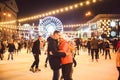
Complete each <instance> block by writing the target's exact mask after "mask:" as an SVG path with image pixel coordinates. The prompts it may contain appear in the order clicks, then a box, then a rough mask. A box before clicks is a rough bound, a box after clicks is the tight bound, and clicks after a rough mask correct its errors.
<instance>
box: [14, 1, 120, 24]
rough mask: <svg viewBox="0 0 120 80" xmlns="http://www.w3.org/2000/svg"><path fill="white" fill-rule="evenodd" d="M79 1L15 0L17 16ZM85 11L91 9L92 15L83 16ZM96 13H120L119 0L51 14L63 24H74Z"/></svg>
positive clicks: (30, 14)
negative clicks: (17, 10)
mask: <svg viewBox="0 0 120 80" xmlns="http://www.w3.org/2000/svg"><path fill="white" fill-rule="evenodd" d="M81 1H85V0H16V3H17V5H18V9H19V12H18V18H23V17H28V16H32V15H36V14H40V13H44V12H47V11H51V10H53V9H58V8H61V7H65V6H69V5H71V4H74V3H77V2H81ZM87 11H91V12H92V16H89V17H85V15H84V14H85V13H86V12H87ZM97 14H120V0H103V1H102V2H99V3H95V4H92V5H89V6H85V7H82V8H78V9H75V10H72V11H69V12H64V13H60V14H57V15H53V16H55V17H57V18H59V19H60V20H61V21H62V23H63V24H76V23H83V22H86V21H88V20H90V19H92V18H93V17H95V16H96V15H97ZM36 21H38V20H36Z"/></svg>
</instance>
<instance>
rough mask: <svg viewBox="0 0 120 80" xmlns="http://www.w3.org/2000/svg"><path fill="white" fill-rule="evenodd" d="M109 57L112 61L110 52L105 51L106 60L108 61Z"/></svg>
mask: <svg viewBox="0 0 120 80" xmlns="http://www.w3.org/2000/svg"><path fill="white" fill-rule="evenodd" d="M107 55H109V59H111V55H110V50H105V59H107Z"/></svg>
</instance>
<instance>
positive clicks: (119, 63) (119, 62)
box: [116, 52, 120, 67]
mask: <svg viewBox="0 0 120 80" xmlns="http://www.w3.org/2000/svg"><path fill="white" fill-rule="evenodd" d="M116 67H120V53H118V52H117V54H116Z"/></svg>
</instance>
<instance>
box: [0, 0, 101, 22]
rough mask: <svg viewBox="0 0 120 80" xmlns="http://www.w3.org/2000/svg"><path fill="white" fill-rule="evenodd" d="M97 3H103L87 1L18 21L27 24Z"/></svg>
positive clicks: (93, 0)
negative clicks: (26, 22) (29, 21)
mask: <svg viewBox="0 0 120 80" xmlns="http://www.w3.org/2000/svg"><path fill="white" fill-rule="evenodd" d="M97 1H101V0H87V1H84V2H80V3H77V4H73V5H71V6H66V7H63V8H59V9H56V10H52V11H48V12H46V13H42V14H39V15H34V16H30V17H26V18H21V19H18V20H17V21H18V22H25V21H28V20H34V19H38V18H42V17H46V16H50V15H55V14H58V13H63V12H67V11H70V10H73V9H76V8H79V7H82V6H85V5H86V6H87V5H90V4H92V3H96V2H97ZM15 22H16V20H14V21H7V22H0V24H10V23H15Z"/></svg>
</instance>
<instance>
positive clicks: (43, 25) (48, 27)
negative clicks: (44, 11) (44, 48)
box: [38, 16, 63, 38]
mask: <svg viewBox="0 0 120 80" xmlns="http://www.w3.org/2000/svg"><path fill="white" fill-rule="evenodd" d="M38 29H39V34H40V35H43V37H44V38H47V37H49V36H50V34H53V32H54V31H55V30H57V31H60V32H63V25H62V22H61V21H60V20H59V19H58V18H56V17H53V16H49V17H45V18H43V19H40V21H39V28H38Z"/></svg>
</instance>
